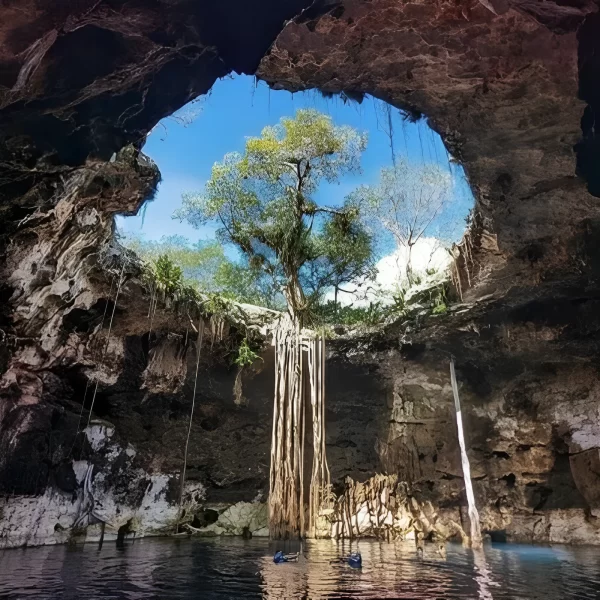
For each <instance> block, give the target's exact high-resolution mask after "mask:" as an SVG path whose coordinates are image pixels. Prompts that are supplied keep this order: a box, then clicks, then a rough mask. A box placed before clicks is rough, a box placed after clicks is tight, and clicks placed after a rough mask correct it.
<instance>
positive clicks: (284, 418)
mask: <svg viewBox="0 0 600 600" xmlns="http://www.w3.org/2000/svg"><path fill="white" fill-rule="evenodd" d="M274 345H275V396H274V404H273V433H272V440H271V471H270V493H269V530H270V534H271V537H273V538H288V537H298V536H300V537H303V536H304V535H305V534H306V533H307V527H306V523H305V507H304V498H305V477H304V456H305V454H304V450H305V437H306V410H307V407H308V406H307V405H308V394H310V404H311V409H312V430H313V464H312V474H311V479H310V486H309V493H308V535H310V536H311V537H319V536H320V535H323V534H328V532H327V525H326V524H325V528H324V527H323V522H322V521H323V517H324V516H325V515H326V513H327V512H328V511H332V510H333V501H332V497H331V483H330V473H329V467H328V466H327V458H326V452H325V340H324V338H322V337H316V336H314V335H313V334H312V333H311V332H303V331H300V328H299V326H298V324H294V323H293V322H292V321H290V320H286V321H285V322H284V323H282V324H280V325H279V327H278V328H277V329H276V331H275V334H274ZM304 356H306V359H307V363H308V384H309V385H308V386H306V385H305V373H304Z"/></svg>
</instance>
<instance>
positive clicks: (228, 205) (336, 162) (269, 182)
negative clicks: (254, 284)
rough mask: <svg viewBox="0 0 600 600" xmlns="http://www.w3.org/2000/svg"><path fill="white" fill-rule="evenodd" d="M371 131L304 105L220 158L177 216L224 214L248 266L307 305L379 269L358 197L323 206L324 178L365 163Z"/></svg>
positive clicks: (195, 221)
mask: <svg viewBox="0 0 600 600" xmlns="http://www.w3.org/2000/svg"><path fill="white" fill-rule="evenodd" d="M365 147H366V137H365V136H364V135H362V134H359V133H357V132H356V131H355V130H354V129H352V128H350V127H337V126H334V125H333V123H332V122H331V119H330V118H329V117H328V116H326V115H323V114H321V113H319V112H317V111H314V110H300V111H298V112H297V114H296V116H295V118H283V119H281V121H280V123H279V124H278V125H275V126H273V127H265V128H264V129H263V131H262V134H261V136H260V137H258V138H250V139H248V140H247V142H246V148H245V151H244V153H243V154H238V153H232V154H227V155H226V156H225V157H224V159H223V162H220V163H219V162H217V163H215V164H214V166H213V169H212V175H211V178H210V180H209V181H208V182H207V184H206V187H205V189H204V191H203V192H202V193H200V194H191V195H186V196H184V200H183V205H182V208H181V209H180V210H179V211H177V213H176V215H175V216H176V217H177V218H180V219H185V220H187V221H188V222H189V223H191V224H192V225H193V226H195V227H200V226H202V225H204V224H206V223H208V222H217V223H218V224H219V225H220V228H219V230H218V237H219V239H220V240H221V241H222V242H224V243H228V244H233V245H235V246H237V247H238V248H239V249H240V250H241V251H242V253H243V254H244V255H245V257H246V259H247V263H248V266H249V267H250V268H251V269H253V270H256V271H257V272H260V273H262V274H264V275H267V276H268V277H269V278H270V279H271V281H272V283H273V284H274V285H275V289H276V290H277V291H278V292H279V293H285V294H286V300H287V302H288V306H290V308H291V309H292V312H293V313H296V314H297V313H300V312H303V311H304V312H306V311H307V310H308V308H309V307H310V306H311V305H312V304H314V303H315V302H316V301H318V300H319V298H320V297H321V295H322V293H323V291H324V290H325V289H326V288H329V287H332V286H336V285H339V284H340V283H341V282H342V281H349V280H351V279H354V278H357V277H361V276H366V275H368V274H370V273H371V272H372V269H373V265H372V252H371V238H370V236H369V234H368V233H367V231H366V230H365V229H364V227H363V226H362V224H361V221H360V214H359V210H358V208H359V207H358V205H357V204H355V203H352V202H348V203H346V204H345V205H344V206H341V207H330V206H319V205H317V204H316V203H315V202H314V201H313V200H312V199H311V195H312V194H313V193H314V192H316V190H317V189H318V186H319V184H320V183H321V182H323V181H327V182H335V181H338V179H339V176H340V175H341V174H343V173H347V172H353V171H358V170H359V168H360V155H361V152H362V151H363V150H364V148H365Z"/></svg>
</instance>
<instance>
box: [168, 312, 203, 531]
mask: <svg viewBox="0 0 600 600" xmlns="http://www.w3.org/2000/svg"><path fill="white" fill-rule="evenodd" d="M203 338H204V320H203V319H202V317H200V320H199V322H198V340H197V342H196V373H195V376H194V392H193V394H192V407H191V409H190V420H189V423H188V430H187V435H186V438H185V448H184V451H183V466H182V468H181V476H180V478H179V510H178V517H177V525H176V527H175V533H179V526H180V524H181V519H182V517H183V514H182V512H183V492H184V488H185V471H186V469H187V457H188V448H189V445H190V435H191V433H192V424H193V422H194V408H195V406H196V390H197V387H198V369H199V367H200V354H201V353H202V340H203Z"/></svg>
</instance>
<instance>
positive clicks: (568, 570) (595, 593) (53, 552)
mask: <svg viewBox="0 0 600 600" xmlns="http://www.w3.org/2000/svg"><path fill="white" fill-rule="evenodd" d="M279 546H281V545H279ZM279 546H276V545H274V544H270V543H269V542H268V541H267V540H259V539H254V540H249V541H245V540H241V539H232V538H213V539H198V538H195V539H177V540H174V539H168V538H167V539H145V540H138V541H136V542H135V543H133V544H132V543H131V542H129V543H128V545H127V546H126V548H125V549H122V550H117V548H115V545H114V543H105V545H104V548H103V549H102V551H98V549H97V548H96V546H95V545H91V544H86V545H83V546H77V547H74V548H73V547H67V546H46V547H42V548H28V549H15V550H5V551H1V552H0V598H14V599H21V598H40V599H42V598H64V599H67V600H71V599H72V600H75V599H77V600H79V599H86V600H87V599H90V600H96V599H107V598H113V599H115V600H116V599H118V600H121V599H127V600H141V599H144V600H146V599H157V600H159V599H160V600H167V599H170V598H177V599H179V598H198V599H202V600H224V599H230V598H231V599H238V598H239V599H242V598H243V599H245V598H265V599H273V600H274V599H286V600H287V599H294V598H307V599H311V600H312V599H317V598H372V599H379V598H414V599H423V598H424V599H432V600H433V599H435V600H446V599H453V600H454V599H456V600H462V599H467V598H468V599H480V600H492V599H493V600H504V599H509V598H510V599H511V600H521V599H522V600H532V599H537V598H539V599H543V600H563V599H567V598H573V599H577V600H588V599H590V600H592V599H593V600H596V599H598V598H600V548H571V547H566V546H554V547H551V548H550V547H534V546H519V545H511V544H498V545H493V546H487V547H486V548H485V551H484V553H483V554H473V552H471V551H470V550H466V549H464V548H462V547H461V546H459V545H448V547H447V549H448V552H447V557H446V559H445V560H444V559H442V558H441V557H440V556H439V554H437V552H436V549H435V547H434V546H428V547H426V550H425V553H424V556H423V558H418V557H417V556H416V554H415V548H414V544H411V543H401V544H385V543H379V542H375V541H361V542H360V543H359V545H358V550H360V552H361V554H362V558H363V568H362V569H361V570H355V569H352V568H350V567H349V566H347V565H343V564H340V563H337V564H336V563H333V562H332V561H334V560H335V559H337V558H339V557H340V556H344V555H345V554H347V553H348V552H349V549H350V547H349V546H348V545H346V547H342V546H341V545H336V543H335V542H332V541H329V540H321V541H311V542H308V543H306V544H305V545H304V547H303V553H302V556H301V558H300V560H299V562H298V563H287V564H282V565H276V564H274V563H273V560H272V559H273V554H274V553H275V551H276V550H277V549H279ZM282 549H284V550H285V551H286V552H290V551H294V550H296V549H299V547H298V548H296V547H293V546H290V545H289V544H288V545H287V546H286V547H285V548H282ZM352 549H356V544H354V545H353V546H352Z"/></svg>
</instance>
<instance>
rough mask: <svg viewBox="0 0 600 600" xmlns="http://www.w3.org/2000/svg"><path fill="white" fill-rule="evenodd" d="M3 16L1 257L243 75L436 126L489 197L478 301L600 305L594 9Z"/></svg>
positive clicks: (94, 10)
mask: <svg viewBox="0 0 600 600" xmlns="http://www.w3.org/2000/svg"><path fill="white" fill-rule="evenodd" d="M0 16H1V18H0V207H1V208H0V211H1V212H0V219H1V221H2V222H1V224H0V237H1V239H2V240H3V241H2V245H3V246H4V247H6V242H7V240H8V236H9V235H10V234H11V233H12V232H14V231H15V230H16V228H17V223H22V222H23V219H24V218H26V217H27V215H28V214H30V213H32V212H33V211H34V210H36V209H39V208H40V206H42V205H44V204H45V205H48V204H50V205H51V204H52V202H53V191H52V190H54V189H55V188H56V185H57V183H56V182H57V181H58V180H59V179H60V178H61V177H65V176H67V175H68V174H69V173H70V172H72V171H73V170H74V169H78V168H81V167H82V166H83V165H85V164H86V162H87V163H89V162H90V161H109V160H110V159H111V157H113V156H114V154H115V153H116V152H118V151H119V150H120V149H122V148H123V147H124V146H126V145H128V144H133V145H134V146H136V147H138V148H139V147H141V145H142V144H143V141H144V138H145V135H146V134H147V133H148V132H149V131H150V130H151V129H152V127H153V126H154V125H155V124H156V123H157V122H158V121H159V120H160V119H161V118H163V117H165V116H167V115H169V114H171V113H173V112H174V111H175V110H177V109H178V108H180V107H181V106H183V105H184V104H186V103H187V102H189V101H190V100H192V99H194V98H195V97H197V96H199V95H201V94H204V93H206V92H207V91H208V90H209V89H210V88H211V86H212V85H213V83H214V82H215V80H216V79H217V78H219V77H223V76H225V75H227V74H228V73H231V72H232V71H235V72H243V73H248V74H256V75H257V77H258V78H260V79H262V80H264V81H266V82H267V83H268V84H269V85H270V86H272V87H273V88H276V89H287V90H290V91H298V90H303V89H309V88H318V89H321V90H323V91H327V92H339V91H347V92H359V93H366V94H372V95H374V96H376V97H379V98H381V99H383V100H386V101H388V102H390V103H391V104H393V105H394V106H396V107H398V108H400V109H402V110H404V111H405V112H406V114H407V115H408V116H410V117H411V118H419V117H421V116H422V118H425V119H427V120H428V123H429V125H430V126H431V127H432V128H433V129H434V130H436V131H437V132H438V133H439V134H440V135H441V136H442V138H443V140H444V142H445V144H446V146H447V148H448V152H449V153H450V155H451V156H452V157H453V158H454V159H456V160H457V161H460V162H461V163H462V164H463V165H464V167H465V171H466V173H467V176H468V178H469V181H470V183H471V186H472V188H473V191H474V194H475V197H476V215H475V219H474V227H473V234H472V237H471V240H470V254H469V256H468V259H469V260H470V265H471V267H469V265H468V264H466V267H467V268H468V269H470V273H469V274H468V275H469V287H470V290H466V294H467V296H468V297H469V298H471V299H480V298H482V297H488V296H489V295H490V294H492V295H495V297H498V296H505V297H506V298H508V300H506V302H508V304H510V303H511V302H512V303H521V304H522V303H523V302H540V297H544V298H545V299H546V301H548V300H547V299H548V298H549V299H552V298H562V299H564V298H572V299H574V301H575V300H576V301H578V302H579V301H580V299H581V298H582V297H585V298H596V297H597V296H598V292H597V275H598V271H599V269H600V248H599V247H598V241H597V240H598V234H599V233H600V210H599V205H598V196H600V175H599V173H598V171H599V169H598V168H597V167H598V156H599V155H600V143H599V142H598V131H597V125H596V114H597V112H598V110H600V83H599V82H600V77H599V75H600V59H599V58H598V56H600V47H599V46H600V41H599V40H600V19H599V16H598V2H597V1H594V0H560V1H559V0H557V1H551V0H546V1H542V0H435V1H434V0H431V1H425V0H416V1H412V2H410V1H400V0H343V1H337V0H336V1H331V0H322V1H316V2H310V1H308V0H286V1H281V0H277V1H275V0H268V1H267V0H253V1H250V0H222V1H219V2H197V1H192V0H129V1H127V0H78V1H77V2H67V1H58V2H57V1H55V0H53V1H51V0H4V1H3V2H2V4H1V6H0ZM32 190H33V191H34V192H35V193H34V192H33V191H32ZM123 206H124V209H126V210H135V207H133V208H132V207H131V200H128V201H126V200H124V201H123ZM15 207H16V208H15ZM113 208H114V205H113ZM465 261H466V259H465ZM467 262H468V261H467ZM515 290H518V292H515ZM509 292H510V294H509ZM511 294H512V295H511ZM550 302H551V300H550ZM511 310H512V309H511ZM567 310H568V309H567Z"/></svg>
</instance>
